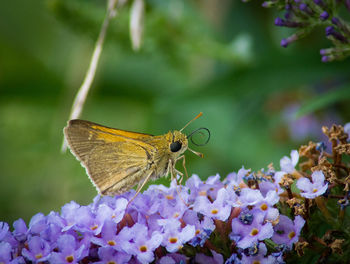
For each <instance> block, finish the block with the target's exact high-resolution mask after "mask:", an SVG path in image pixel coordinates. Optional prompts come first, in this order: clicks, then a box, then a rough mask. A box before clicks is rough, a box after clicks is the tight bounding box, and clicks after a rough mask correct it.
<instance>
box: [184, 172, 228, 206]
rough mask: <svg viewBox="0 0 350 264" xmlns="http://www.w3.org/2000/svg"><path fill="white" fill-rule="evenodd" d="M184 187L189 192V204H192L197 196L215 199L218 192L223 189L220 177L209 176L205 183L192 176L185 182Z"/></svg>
mask: <svg viewBox="0 0 350 264" xmlns="http://www.w3.org/2000/svg"><path fill="white" fill-rule="evenodd" d="M186 187H188V189H189V190H190V191H191V194H190V196H189V202H193V201H194V200H195V199H196V198H197V197H198V196H210V197H211V198H212V199H216V196H217V193H218V191H219V190H220V189H221V188H222V187H224V184H223V183H222V182H221V181H220V175H219V174H216V175H215V176H210V177H209V178H208V179H207V180H206V181H205V182H202V181H201V179H200V178H199V177H198V176H197V175H193V176H192V177H191V178H189V179H188V180H187V182H186Z"/></svg>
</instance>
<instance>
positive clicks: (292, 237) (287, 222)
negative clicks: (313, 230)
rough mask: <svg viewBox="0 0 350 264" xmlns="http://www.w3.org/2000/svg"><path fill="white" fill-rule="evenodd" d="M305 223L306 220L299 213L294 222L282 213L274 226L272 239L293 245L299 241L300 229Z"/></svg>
mask: <svg viewBox="0 0 350 264" xmlns="http://www.w3.org/2000/svg"><path fill="white" fill-rule="evenodd" d="M304 224H305V220H304V219H303V218H302V217H301V216H300V215H297V216H296V217H295V219H294V223H293V222H292V220H291V219H289V218H288V217H287V216H285V215H280V219H279V223H278V224H277V225H276V226H274V231H275V232H274V234H273V236H272V238H271V239H272V240H273V241H274V242H275V243H277V244H285V245H287V246H288V247H291V246H292V245H293V244H294V243H295V242H297V241H298V239H299V235H300V231H301V229H302V228H303V226H304Z"/></svg>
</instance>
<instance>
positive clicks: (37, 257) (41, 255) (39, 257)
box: [35, 253, 43, 259]
mask: <svg viewBox="0 0 350 264" xmlns="http://www.w3.org/2000/svg"><path fill="white" fill-rule="evenodd" d="M42 257H43V254H41V253H39V254H37V255H35V258H36V259H41V258H42Z"/></svg>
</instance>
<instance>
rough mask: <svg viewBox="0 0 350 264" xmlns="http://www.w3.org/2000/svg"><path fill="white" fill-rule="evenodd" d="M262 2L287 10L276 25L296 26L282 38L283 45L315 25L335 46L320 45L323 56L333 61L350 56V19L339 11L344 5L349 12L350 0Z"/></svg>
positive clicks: (280, 0)
mask: <svg viewBox="0 0 350 264" xmlns="http://www.w3.org/2000/svg"><path fill="white" fill-rule="evenodd" d="M262 6H263V7H265V8H272V7H276V8H277V9H279V10H280V11H282V10H284V18H281V17H277V18H276V19H275V25H276V26H280V27H289V28H295V29H296V32H295V33H294V34H292V35H291V36H289V37H287V38H285V39H282V40H281V46H282V47H287V46H288V45H289V44H291V43H293V42H295V41H297V40H299V39H301V38H303V37H305V36H306V35H308V34H309V33H310V32H311V31H312V30H313V29H315V28H316V27H322V28H324V29H325V35H326V37H327V38H328V39H329V40H330V41H331V42H332V44H333V45H334V47H332V48H328V49H321V50H320V54H321V56H322V59H321V60H322V61H323V62H330V61H334V60H342V59H344V58H346V57H347V56H350V23H349V22H347V21H345V20H344V19H342V18H341V17H340V15H339V13H340V10H341V9H345V10H347V11H348V12H350V1H349V0H269V1H265V2H263V3H262Z"/></svg>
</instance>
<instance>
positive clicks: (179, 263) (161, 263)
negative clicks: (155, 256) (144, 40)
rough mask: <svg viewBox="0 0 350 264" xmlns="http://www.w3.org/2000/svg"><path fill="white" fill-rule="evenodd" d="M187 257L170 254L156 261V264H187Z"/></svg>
mask: <svg viewBox="0 0 350 264" xmlns="http://www.w3.org/2000/svg"><path fill="white" fill-rule="evenodd" d="M188 259H189V258H188V257H186V256H184V255H181V254H177V253H170V254H167V255H166V256H164V257H162V258H161V259H160V260H158V261H157V262H156V263H157V264H186V263H187V262H188Z"/></svg>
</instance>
